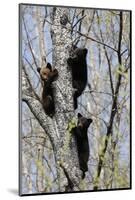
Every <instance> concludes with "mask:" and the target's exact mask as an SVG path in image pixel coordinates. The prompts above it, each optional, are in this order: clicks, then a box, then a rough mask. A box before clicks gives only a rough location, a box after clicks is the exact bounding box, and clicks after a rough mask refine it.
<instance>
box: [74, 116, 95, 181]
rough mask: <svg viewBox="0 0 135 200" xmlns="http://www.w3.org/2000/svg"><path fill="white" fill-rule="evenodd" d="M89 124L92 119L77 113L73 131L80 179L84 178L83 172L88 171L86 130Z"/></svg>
mask: <svg viewBox="0 0 135 200" xmlns="http://www.w3.org/2000/svg"><path fill="white" fill-rule="evenodd" d="M91 123H92V119H87V118H85V117H83V116H82V115H81V114H80V113H78V122H77V127H75V128H74V129H73V134H74V136H75V141H76V145H77V151H78V157H79V166H80V169H81V170H82V172H83V174H82V179H84V178H85V172H86V171H88V164H87V162H88V159H89V141H88V135H87V130H88V128H89V125H90V124H91Z"/></svg>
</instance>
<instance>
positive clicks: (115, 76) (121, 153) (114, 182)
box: [20, 5, 130, 193]
mask: <svg viewBox="0 0 135 200" xmlns="http://www.w3.org/2000/svg"><path fill="white" fill-rule="evenodd" d="M20 12H21V19H20V21H21V26H20V29H21V36H22V41H21V60H20V64H21V74H20V75H21V77H22V81H21V82H22V84H21V86H22V104H21V105H22V106H21V110H22V128H21V163H22V172H21V193H35V192H36V193H37V192H64V191H78V190H93V189H95V190H97V189H111V188H128V187H130V12H128V11H112V10H108V11H107V10H98V9H90V10H89V9H85V10H84V9H78V8H58V7H57V8H53V7H46V6H28V5H21V9H20ZM72 44H75V45H77V46H78V47H86V48H87V49H88V56H87V64H88V84H87V87H86V89H85V91H84V92H83V94H82V95H81V96H80V97H79V100H78V104H79V106H78V109H77V111H74V109H73V98H72V95H73V89H72V82H71V80H72V77H71V71H70V70H69V68H68V66H67V58H68V56H69V53H70V49H71V45H72ZM47 62H51V63H52V65H53V67H55V68H56V69H57V70H58V72H59V77H58V80H57V81H55V82H54V83H53V87H54V88H55V91H56V92H55V105H56V113H55V116H54V117H53V118H52V119H51V118H50V117H48V116H47V115H46V114H45V112H44V110H43V108H42V104H41V90H42V83H41V81H40V77H39V75H38V73H37V67H42V66H45V65H46V63H47ZM78 112H81V113H82V114H83V115H84V116H86V117H90V118H92V119H93V123H92V124H91V126H90V128H89V131H88V137H89V145H90V157H89V162H88V164H89V172H88V173H86V178H85V179H84V180H83V181H82V180H81V171H80V170H79V165H78V156H77V151H76V145H75V141H74V138H73V136H72V134H71V129H72V128H73V127H74V126H75V124H76V114H77V113H78Z"/></svg>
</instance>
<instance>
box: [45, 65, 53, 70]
mask: <svg viewBox="0 0 135 200" xmlns="http://www.w3.org/2000/svg"><path fill="white" fill-rule="evenodd" d="M46 68H48V69H50V71H52V65H51V64H50V63H47V65H46Z"/></svg>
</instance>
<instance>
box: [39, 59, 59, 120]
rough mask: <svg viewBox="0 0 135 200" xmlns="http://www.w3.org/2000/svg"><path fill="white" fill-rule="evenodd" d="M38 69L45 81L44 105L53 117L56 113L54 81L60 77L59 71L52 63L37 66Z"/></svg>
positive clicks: (46, 111) (48, 113)
mask: <svg viewBox="0 0 135 200" xmlns="http://www.w3.org/2000/svg"><path fill="white" fill-rule="evenodd" d="M37 71H38V72H39V74H40V77H41V80H42V81H43V92H42V105H43V108H44V110H45V113H46V114H47V115H49V116H50V117H52V116H53V115H54V113H55V105H54V96H53V88H52V82H53V81H55V80H56V78H57V77H58V71H57V69H52V66H51V64H50V63H47V65H46V67H42V68H37Z"/></svg>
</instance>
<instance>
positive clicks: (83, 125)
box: [77, 113, 93, 130]
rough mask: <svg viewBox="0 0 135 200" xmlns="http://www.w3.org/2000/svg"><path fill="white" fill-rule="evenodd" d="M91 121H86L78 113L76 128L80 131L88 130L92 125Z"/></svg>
mask: <svg viewBox="0 0 135 200" xmlns="http://www.w3.org/2000/svg"><path fill="white" fill-rule="evenodd" d="M92 121H93V120H92V119H87V118H85V117H83V116H82V115H81V114H80V113H78V123H77V128H79V129H80V130H83V129H88V127H89V125H90V124H91V123H92Z"/></svg>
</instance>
